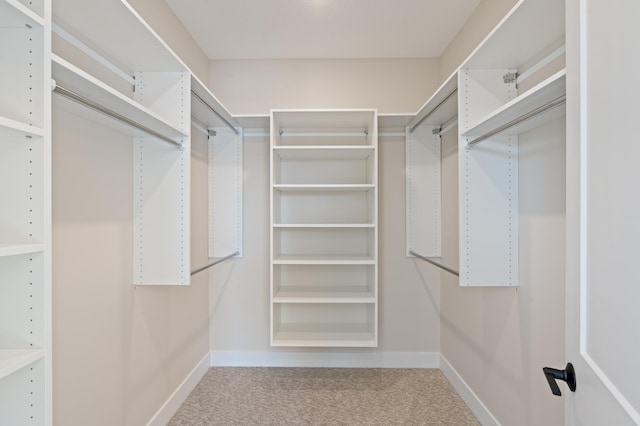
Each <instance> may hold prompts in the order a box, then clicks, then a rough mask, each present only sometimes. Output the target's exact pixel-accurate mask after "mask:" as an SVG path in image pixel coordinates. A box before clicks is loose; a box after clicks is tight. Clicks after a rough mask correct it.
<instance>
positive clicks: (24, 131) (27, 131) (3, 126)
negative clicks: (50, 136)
mask: <svg viewBox="0 0 640 426" xmlns="http://www.w3.org/2000/svg"><path fill="white" fill-rule="evenodd" d="M10 136H31V137H33V136H36V137H42V136H44V129H43V128H41V127H37V126H32V125H30V124H27V123H22V122H20V121H16V120H13V119H11V118H7V117H0V138H2V139H5V138H7V137H10Z"/></svg>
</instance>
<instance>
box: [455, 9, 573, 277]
mask: <svg viewBox="0 0 640 426" xmlns="http://www.w3.org/2000/svg"><path fill="white" fill-rule="evenodd" d="M564 32H565V30H564V2H563V1H562V0H520V1H519V2H518V3H517V4H516V5H515V6H514V7H513V9H512V10H511V11H510V12H509V13H508V14H507V15H506V16H505V18H504V19H503V20H502V21H501V22H500V23H499V24H498V26H497V27H496V28H495V29H494V30H493V31H492V32H491V33H490V34H489V35H488V36H487V38H486V39H485V40H484V41H483V42H482V43H481V44H480V45H479V46H478V48H476V49H475V50H474V52H473V53H472V54H471V55H470V56H469V58H467V59H466V60H465V62H464V63H463V64H462V65H461V67H460V70H459V73H458V87H459V90H458V96H459V100H458V107H459V113H458V118H459V123H460V125H459V133H460V138H459V183H460V191H459V192H460V201H459V205H460V285H461V286H518V285H519V284H520V282H519V278H520V277H519V275H520V274H519V218H520V215H519V210H518V209H519V195H518V189H519V183H518V180H519V173H518V166H519V154H518V151H519V141H518V138H519V135H520V134H523V133H526V132H528V131H530V130H532V129H535V128H538V127H541V126H544V125H545V124H546V123H549V122H552V121H554V120H558V119H559V118H561V117H562V116H563V115H564V108H563V105H564V99H565V92H566V90H565V86H566V83H565V75H566V71H565V68H564V51H565V49H564Z"/></svg>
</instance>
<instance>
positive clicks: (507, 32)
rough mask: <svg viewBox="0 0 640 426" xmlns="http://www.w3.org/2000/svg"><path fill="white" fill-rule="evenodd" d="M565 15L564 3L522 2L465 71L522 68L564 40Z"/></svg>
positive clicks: (465, 65)
mask: <svg viewBox="0 0 640 426" xmlns="http://www.w3.org/2000/svg"><path fill="white" fill-rule="evenodd" d="M564 16H565V14H564V2H563V1H557V0H534V1H531V0H520V1H519V2H518V4H517V5H516V6H515V7H513V8H512V9H511V11H510V12H509V13H508V14H507V15H506V16H505V17H504V18H503V19H502V21H501V22H500V23H499V24H498V25H497V26H496V27H495V29H494V30H493V31H492V32H491V33H489V35H487V37H486V38H485V39H484V41H483V42H482V43H481V44H480V45H479V46H478V47H477V48H476V49H475V50H474V51H473V52H472V53H471V55H469V58H468V59H467V60H466V61H465V62H464V63H463V65H462V68H463V69H468V68H473V69H502V68H518V67H520V66H521V65H523V64H525V63H526V62H527V61H529V60H531V59H532V58H534V57H536V55H538V54H540V53H541V52H542V50H543V49H544V48H546V47H548V46H550V45H552V44H553V43H554V42H557V41H558V40H559V39H561V38H564V33H565V18H564Z"/></svg>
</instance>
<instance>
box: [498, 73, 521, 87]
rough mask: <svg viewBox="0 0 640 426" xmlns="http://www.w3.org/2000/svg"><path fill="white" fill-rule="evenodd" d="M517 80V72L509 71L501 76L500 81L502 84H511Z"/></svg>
mask: <svg viewBox="0 0 640 426" xmlns="http://www.w3.org/2000/svg"><path fill="white" fill-rule="evenodd" d="M517 80H518V74H517V73H515V72H510V73H507V74H505V75H503V76H502V81H504V84H513V83H515V82H516V81H517Z"/></svg>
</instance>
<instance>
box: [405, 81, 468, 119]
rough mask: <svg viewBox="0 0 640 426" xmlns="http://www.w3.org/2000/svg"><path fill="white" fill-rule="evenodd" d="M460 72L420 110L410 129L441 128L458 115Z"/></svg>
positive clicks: (443, 85) (446, 82)
mask: <svg viewBox="0 0 640 426" xmlns="http://www.w3.org/2000/svg"><path fill="white" fill-rule="evenodd" d="M457 91H458V72H457V71H456V72H454V73H453V74H451V75H450V76H449V78H448V79H447V80H446V81H445V82H444V83H442V85H441V86H440V87H439V88H438V90H436V92H435V93H434V94H433V95H432V96H431V98H429V99H428V100H427V102H425V104H424V105H423V106H422V107H421V108H420V109H419V110H418V112H417V113H416V115H415V118H414V119H413V120H411V121H410V122H409V124H408V127H409V129H415V128H416V127H418V126H419V125H428V126H441V125H442V124H444V123H445V122H447V121H448V120H450V119H451V118H453V117H455V116H456V115H457V114H458V96H457Z"/></svg>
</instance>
